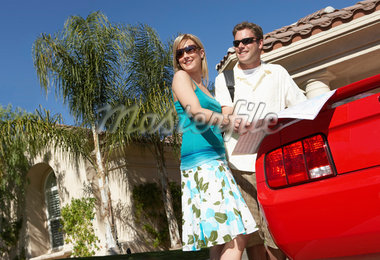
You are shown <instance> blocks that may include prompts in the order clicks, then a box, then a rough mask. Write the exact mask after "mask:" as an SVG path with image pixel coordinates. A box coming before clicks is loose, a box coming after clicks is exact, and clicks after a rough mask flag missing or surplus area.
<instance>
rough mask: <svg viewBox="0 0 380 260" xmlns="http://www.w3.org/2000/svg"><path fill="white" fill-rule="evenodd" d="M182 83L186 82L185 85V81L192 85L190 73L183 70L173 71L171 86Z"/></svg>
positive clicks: (181, 84)
mask: <svg viewBox="0 0 380 260" xmlns="http://www.w3.org/2000/svg"><path fill="white" fill-rule="evenodd" d="M184 83H186V85H187V83H190V84H191V85H192V81H191V77H190V75H189V74H188V73H187V72H186V71H184V70H179V71H177V72H176V73H174V76H173V82H172V87H173V86H174V85H180V86H183V85H184Z"/></svg>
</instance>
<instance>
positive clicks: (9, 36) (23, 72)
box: [0, 0, 358, 124]
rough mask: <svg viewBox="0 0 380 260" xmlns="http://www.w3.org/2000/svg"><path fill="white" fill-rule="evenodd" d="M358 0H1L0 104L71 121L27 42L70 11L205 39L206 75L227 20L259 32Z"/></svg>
mask: <svg viewBox="0 0 380 260" xmlns="http://www.w3.org/2000/svg"><path fill="white" fill-rule="evenodd" d="M357 2H358V0H311V1H310V0H309V1H305V0H286V1H284V0H265V1H262V0H260V1H259V0H233V1H232V0H231V1H227V0H183V1H181V0H161V1H155V0H137V1H132V0H75V1H73V0H64V1H57V0H49V1H48V0H33V1H30V0H23V1H20V0H1V5H0V33H1V34H0V35H1V40H0V89H1V95H0V105H2V106H3V107H5V106H7V105H8V104H12V106H13V107H14V108H15V107H21V108H23V109H25V110H26V111H28V112H34V110H35V109H36V108H38V107H39V105H41V106H42V107H43V108H46V109H48V110H50V111H51V112H52V113H62V115H63V117H64V122H65V123H66V124H73V120H72V118H71V116H70V115H69V114H68V109H67V108H66V107H65V106H64V105H63V104H62V102H61V100H60V99H57V98H56V97H55V94H54V91H51V93H50V94H49V95H48V96H46V95H45V93H44V92H43V91H42V89H41V87H40V85H39V82H38V80H37V75H36V71H35V69H34V67H33V58H32V46H33V42H34V41H35V40H36V39H37V37H38V36H39V35H40V34H41V33H51V34H53V33H55V32H57V31H59V30H62V28H63V25H64V22H65V21H66V19H67V18H68V17H69V16H71V15H79V16H82V17H87V15H88V14H90V13H91V12H94V11H101V12H103V13H104V14H105V15H106V16H107V17H108V19H109V20H110V21H111V22H113V23H123V24H137V23H144V24H147V25H149V26H151V27H153V28H154V29H155V30H156V31H157V32H158V34H159V35H160V38H161V40H163V41H166V40H168V39H169V38H171V37H172V36H174V35H176V34H177V33H192V34H195V35H197V36H198V37H199V38H200V39H201V40H202V42H203V44H204V45H205V49H206V55H207V60H208V64H209V71H210V80H211V81H214V79H215V77H216V75H217V72H216V70H215V65H216V64H217V63H218V62H219V61H220V60H221V59H222V58H223V56H224V55H225V54H226V52H227V49H228V48H229V47H231V46H232V40H233V39H232V33H231V32H232V29H233V26H234V25H235V24H237V23H239V22H241V21H250V22H254V23H257V24H259V25H260V26H261V27H262V28H263V30H264V33H268V32H271V31H273V30H275V29H278V28H281V27H283V26H286V25H290V24H292V23H294V22H296V21H297V20H299V19H300V18H302V17H305V16H307V15H309V14H311V13H314V12H316V11H318V10H321V9H323V8H325V7H327V6H332V7H334V8H336V9H341V8H344V7H347V6H351V5H354V4H355V3H357Z"/></svg>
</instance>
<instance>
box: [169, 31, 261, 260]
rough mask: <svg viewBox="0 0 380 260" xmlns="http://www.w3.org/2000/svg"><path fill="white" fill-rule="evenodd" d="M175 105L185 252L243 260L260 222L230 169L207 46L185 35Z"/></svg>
mask: <svg viewBox="0 0 380 260" xmlns="http://www.w3.org/2000/svg"><path fill="white" fill-rule="evenodd" d="M173 66H174V70H175V74H174V77H173V83H172V92H173V99H174V105H175V108H176V111H177V114H178V117H179V120H180V126H181V130H182V132H183V135H182V146H181V184H182V185H181V186H182V217H183V220H182V223H183V226H182V244H183V250H184V251H191V250H200V249H201V248H203V247H211V248H210V258H211V259H228V260H231V259H241V256H242V253H243V250H244V248H245V243H246V240H247V236H246V235H247V234H249V233H252V232H254V231H256V230H257V228H256V223H255V221H254V219H253V217H252V215H251V213H250V212H249V209H248V207H247V205H246V203H245V201H244V199H243V198H242V196H241V193H240V191H239V189H238V187H237V184H236V182H235V180H234V178H233V177H232V174H231V172H230V170H229V168H228V166H227V163H226V158H225V148H224V144H223V138H222V135H221V133H220V130H219V126H221V127H226V126H228V125H229V120H228V118H225V117H223V115H222V114H221V107H220V104H219V103H218V102H217V101H216V100H215V99H214V98H213V97H212V95H211V94H210V92H209V91H208V90H207V88H206V87H205V85H204V84H203V83H206V85H207V81H208V69H207V61H206V55H205V51H204V47H203V45H202V43H201V41H200V40H199V39H198V38H197V37H196V36H194V35H191V34H184V35H180V36H178V37H177V38H176V40H175V41H174V44H173Z"/></svg>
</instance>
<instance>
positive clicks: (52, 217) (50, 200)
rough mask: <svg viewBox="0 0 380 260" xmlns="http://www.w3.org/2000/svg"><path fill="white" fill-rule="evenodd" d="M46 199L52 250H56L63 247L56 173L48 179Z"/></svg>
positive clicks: (50, 174) (51, 174)
mask: <svg viewBox="0 0 380 260" xmlns="http://www.w3.org/2000/svg"><path fill="white" fill-rule="evenodd" d="M45 198H46V206H47V217H48V226H49V232H50V242H51V245H52V248H56V247H59V246H62V245H63V233H62V232H61V231H60V229H61V222H60V219H61V205H60V203H59V194H58V186H57V179H56V177H55V174H54V172H51V173H49V175H48V177H47V179H46V184H45Z"/></svg>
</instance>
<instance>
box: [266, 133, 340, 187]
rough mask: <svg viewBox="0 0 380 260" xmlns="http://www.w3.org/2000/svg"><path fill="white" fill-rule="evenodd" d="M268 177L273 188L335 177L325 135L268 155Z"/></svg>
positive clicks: (307, 139) (303, 140)
mask: <svg viewBox="0 0 380 260" xmlns="http://www.w3.org/2000/svg"><path fill="white" fill-rule="evenodd" d="M265 173H266V178H267V182H268V185H269V187H271V188H283V187H287V186H291V185H294V184H299V183H305V182H309V181H313V180H315V179H320V178H324V177H326V176H333V175H335V171H334V167H333V165H332V160H331V159H330V156H329V151H328V147H327V144H326V142H325V140H324V139H323V137H322V135H316V136H312V137H308V138H305V139H302V140H299V141H297V142H294V143H291V144H288V145H285V146H283V147H281V148H278V149H276V150H274V151H272V152H270V153H268V154H267V155H266V156H265Z"/></svg>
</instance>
